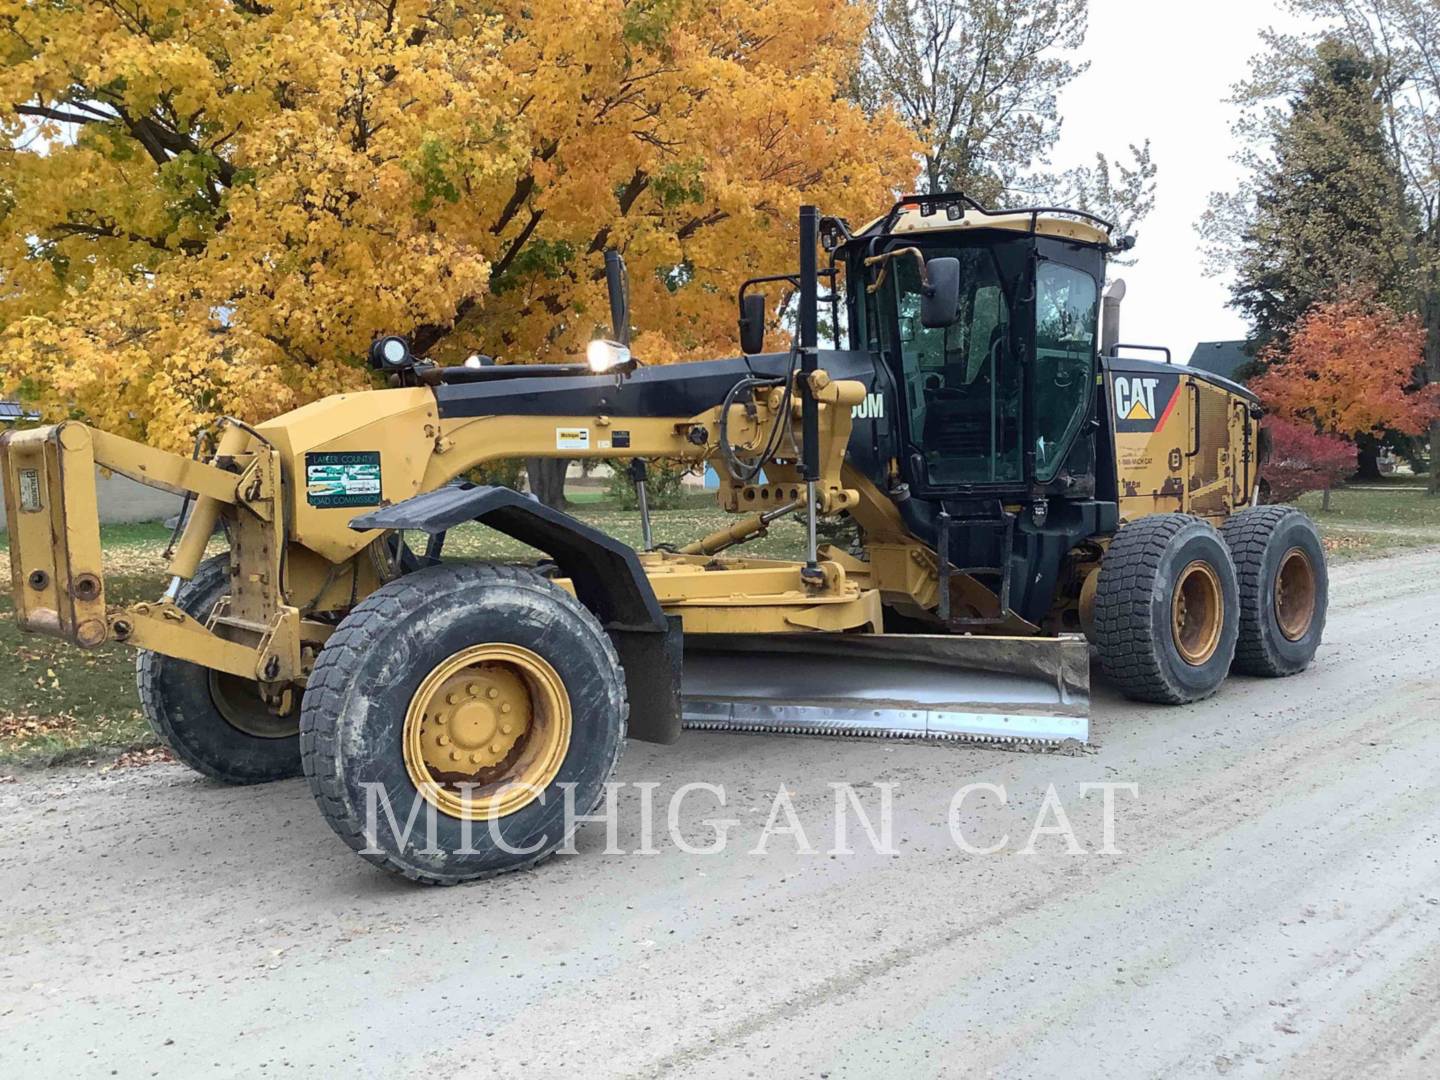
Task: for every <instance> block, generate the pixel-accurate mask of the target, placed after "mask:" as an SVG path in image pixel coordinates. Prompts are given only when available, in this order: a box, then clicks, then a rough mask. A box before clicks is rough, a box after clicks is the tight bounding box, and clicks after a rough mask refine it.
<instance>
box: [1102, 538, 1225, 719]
mask: <svg viewBox="0 0 1440 1080" xmlns="http://www.w3.org/2000/svg"><path fill="white" fill-rule="evenodd" d="M1238 613H1239V601H1238V587H1237V584H1236V577H1235V565H1234V563H1233V561H1232V560H1231V557H1230V552H1229V549H1228V548H1227V547H1226V545H1225V542H1224V540H1223V539H1222V538H1221V536H1220V534H1219V532H1217V531H1216V529H1215V528H1214V526H1212V525H1210V524H1209V523H1208V522H1206V521H1203V520H1201V519H1200V518H1196V517H1191V516H1190V515H1188V514H1154V515H1152V516H1150V517H1144V518H1140V519H1139V520H1138V521H1133V522H1131V523H1130V524H1128V525H1126V526H1124V527H1123V528H1121V530H1120V531H1119V532H1118V533H1116V534H1115V539H1114V540H1113V541H1111V543H1110V547H1109V549H1108V550H1107V551H1106V553H1105V558H1104V560H1103V561H1102V562H1101V564H1100V578H1099V581H1098V582H1097V585H1096V593H1095V645H1096V649H1097V651H1098V653H1099V656H1100V664H1101V667H1102V669H1103V670H1104V672H1105V674H1106V676H1108V677H1109V678H1110V680H1111V681H1113V682H1114V683H1115V684H1116V685H1117V686H1118V687H1119V688H1120V690H1121V691H1122V692H1123V693H1124V694H1125V696H1126V697H1129V698H1133V699H1135V700H1137V701H1152V702H1155V703H1157V704H1162V705H1180V704H1183V703H1185V702H1190V701H1198V700H1199V699H1201V698H1204V697H1208V696H1209V695H1210V694H1213V693H1214V692H1215V690H1216V689H1217V688H1218V687H1219V686H1220V683H1221V682H1222V681H1224V679H1225V676H1226V674H1227V673H1228V672H1229V670H1230V663H1231V660H1232V658H1233V657H1234V655H1235V642H1236V639H1237V636H1238V630H1239V626H1238V623H1239V614H1238Z"/></svg>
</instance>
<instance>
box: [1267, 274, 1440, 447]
mask: <svg viewBox="0 0 1440 1080" xmlns="http://www.w3.org/2000/svg"><path fill="white" fill-rule="evenodd" d="M1424 343H1425V331H1424V328H1423V327H1422V326H1421V325H1420V321H1419V320H1418V319H1417V318H1416V317H1415V316H1413V315H1397V314H1396V313H1395V312H1393V311H1391V310H1390V309H1388V308H1385V307H1382V306H1378V305H1375V304H1372V303H1370V302H1368V301H1367V300H1366V298H1364V297H1358V296H1351V297H1346V298H1343V299H1340V300H1336V301H1333V302H1330V303H1323V304H1317V305H1316V306H1315V307H1313V308H1311V309H1310V311H1309V312H1308V313H1307V314H1306V315H1305V317H1304V318H1302V319H1301V320H1300V323H1299V325H1298V326H1296V328H1295V330H1294V333H1293V334H1292V335H1291V336H1290V340H1289V343H1288V345H1287V346H1286V347H1285V348H1284V349H1283V350H1272V351H1271V352H1270V353H1269V354H1268V355H1264V356H1262V359H1263V360H1265V361H1267V362H1268V363H1269V367H1268V368H1267V369H1266V371H1265V373H1264V374H1263V375H1261V376H1259V377H1258V378H1256V379H1252V380H1251V382H1250V388H1251V389H1252V390H1254V391H1255V392H1256V393H1257V394H1259V395H1260V398H1261V400H1262V401H1263V402H1264V403H1265V406H1266V407H1267V408H1268V409H1269V410H1270V411H1271V412H1272V413H1273V414H1275V415H1278V416H1281V417H1284V418H1286V419H1289V420H1294V421H1297V422H1301V423H1307V424H1309V425H1311V427H1312V428H1313V429H1314V430H1315V431H1317V432H1321V433H1324V434H1330V435H1339V436H1342V437H1344V438H1347V439H1352V440H1354V439H1367V438H1368V439H1380V438H1383V437H1384V436H1385V435H1386V434H1387V433H1391V432H1393V433H1395V434H1400V435H1420V434H1422V433H1423V432H1424V431H1425V430H1426V429H1427V427H1428V425H1429V423H1430V420H1431V418H1432V417H1435V416H1437V415H1440V386H1435V385H1430V386H1419V385H1418V384H1417V380H1416V369H1417V368H1418V367H1419V366H1420V364H1421V363H1422V362H1423V355H1422V349H1423V347H1424Z"/></svg>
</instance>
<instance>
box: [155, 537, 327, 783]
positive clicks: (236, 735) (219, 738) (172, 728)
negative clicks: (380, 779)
mask: <svg viewBox="0 0 1440 1080" xmlns="http://www.w3.org/2000/svg"><path fill="white" fill-rule="evenodd" d="M229 571H230V559H229V556H227V555H219V556H216V557H215V558H212V559H207V560H206V561H205V562H203V563H201V564H200V568H199V569H198V570H197V571H196V572H195V576H194V577H193V578H191V579H190V580H189V581H187V582H186V583H185V584H184V585H183V586H181V588H180V591H179V593H177V594H176V596H175V604H176V606H177V607H179V608H180V609H181V610H182V611H184V612H185V613H186V614H188V615H191V616H193V617H195V618H196V619H199V620H200V621H201V622H204V621H205V620H206V619H208V618H209V617H210V613H211V611H213V610H214V609H215V605H216V603H218V602H219V600H220V598H221V597H223V596H224V595H225V594H226V593H227V592H228V591H229V588H230V573H229ZM135 684H136V687H137V688H138V689H139V691H140V708H141V711H142V712H144V714H145V719H146V720H147V721H149V723H150V728H151V730H153V731H154V732H155V734H156V735H158V736H159V737H160V738H161V739H162V740H163V741H164V742H165V745H166V746H168V747H169V748H170V750H171V751H172V752H173V753H174V755H175V756H176V757H177V758H179V759H180V760H181V761H183V762H184V763H185V764H186V765H188V766H190V768H192V769H194V770H195V771H196V772H199V773H203V774H204V775H206V776H209V777H211V778H212V779H215V780H221V781H223V782H225V783H227V784H262V783H266V782H268V781H271V780H284V779H286V778H288V777H292V776H299V775H300V722H299V717H298V716H291V717H290V718H289V719H288V720H287V719H284V718H280V717H276V716H273V715H271V714H270V713H269V711H268V710H267V709H266V708H265V706H264V704H263V702H261V700H260V696H259V693H258V692H256V691H254V690H252V689H251V688H252V687H253V686H254V684H253V683H250V682H247V681H246V680H244V679H240V678H237V677H235V676H232V675H224V674H219V673H216V672H212V671H210V670H209V669H207V668H203V667H201V666H200V665H198V664H191V663H188V662H186V661H184V660H177V659H175V658H174V657H173V656H162V655H161V654H160V653H155V652H149V651H148V650H145V649H142V650H140V652H138V653H137V654H136V657H135ZM227 714H228V716H229V718H227ZM232 721H233V722H232ZM236 723H239V724H242V725H244V726H245V727H247V728H249V731H243V730H241V728H240V727H237V726H236Z"/></svg>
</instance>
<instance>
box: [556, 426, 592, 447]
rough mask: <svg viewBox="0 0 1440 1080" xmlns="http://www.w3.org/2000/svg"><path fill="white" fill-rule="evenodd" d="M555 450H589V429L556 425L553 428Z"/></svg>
mask: <svg viewBox="0 0 1440 1080" xmlns="http://www.w3.org/2000/svg"><path fill="white" fill-rule="evenodd" d="M555 449H556V450H589V449H590V429H589V428H583V427H557V428H556V429H555Z"/></svg>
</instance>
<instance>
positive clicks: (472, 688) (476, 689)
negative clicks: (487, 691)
mask: <svg viewBox="0 0 1440 1080" xmlns="http://www.w3.org/2000/svg"><path fill="white" fill-rule="evenodd" d="M483 689H484V687H482V686H481V685H480V684H479V683H478V682H472V683H470V685H468V686H467V687H465V692H466V693H468V694H470V695H471V696H472V697H479V696H480V691H481V690H483Z"/></svg>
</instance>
